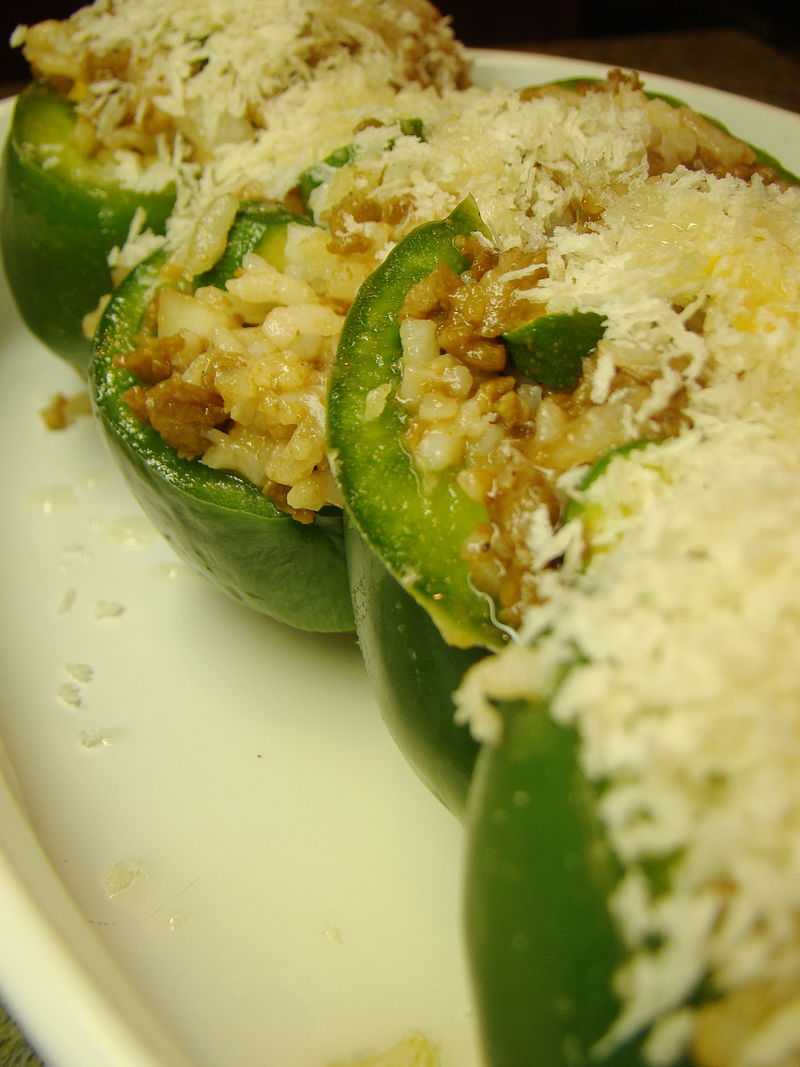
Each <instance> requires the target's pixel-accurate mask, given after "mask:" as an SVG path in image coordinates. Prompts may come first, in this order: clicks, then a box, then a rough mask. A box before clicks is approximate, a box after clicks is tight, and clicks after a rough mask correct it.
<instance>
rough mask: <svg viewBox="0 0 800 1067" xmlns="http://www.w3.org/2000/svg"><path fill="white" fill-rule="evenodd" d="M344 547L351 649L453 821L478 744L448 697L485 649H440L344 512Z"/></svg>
mask: <svg viewBox="0 0 800 1067" xmlns="http://www.w3.org/2000/svg"><path fill="white" fill-rule="evenodd" d="M345 547H346V551H347V563H348V572H349V575H350V585H351V592H352V597H353V612H354V615H355V624H356V633H357V635H358V644H359V647H360V649H361V653H362V655H363V658H364V663H365V665H366V669H367V674H368V676H369V678H370V682H371V684H372V687H373V690H374V693H375V697H376V701H377V703H378V707H379V709H380V712H381V716H382V718H383V721H384V723H385V724H386V726H387V728H388V730H389V733H390V734H391V735H392V737H393V738H394V740H395V741H396V742H397V745H398V748H399V749H400V751H401V752H402V753H403V755H404V756H405V757H406V759H407V760H408V762H409V763H410V764H411V766H412V767H413V768H414V770H415V771H416V772H417V775H418V776H419V778H420V779H421V780H422V781H423V782H424V783H425V785H426V786H427V787H428V789H430V791H431V792H432V793H433V795H434V796H436V797H437V798H438V799H439V800H440V801H441V802H442V803H443V804H444V806H445V807H446V808H448V810H449V811H451V812H452V813H453V814H454V815H455V816H456V817H457V818H459V819H460V818H462V817H463V815H464V808H465V804H466V797H467V790H468V788H469V783H470V780H471V778H472V772H473V768H474V765H475V759H476V756H477V754H478V744H477V742H476V741H474V740H473V738H472V736H471V734H470V733H469V731H468V730H466V729H465V728H464V727H463V726H461V725H458V724H457V723H456V722H455V704H454V701H453V692H454V691H455V689H456V688H457V687H458V685H459V683H460V681H461V679H462V677H463V675H464V672H465V671H466V670H467V668H468V667H470V666H471V665H472V664H473V663H475V662H477V660H478V659H480V658H482V657H483V656H484V655H485V654H486V653H485V650H484V649H478V648H473V649H462V648H453V647H452V646H450V645H446V644H445V642H444V641H443V640H442V638H441V635H440V634H439V631H438V630H437V629H436V627H435V626H434V624H433V622H432V621H431V619H430V616H429V615H428V613H427V612H426V611H425V610H424V608H422V607H421V606H420V605H419V604H418V603H417V602H416V600H414V598H413V597H411V596H410V595H409V594H408V593H407V592H405V590H404V589H403V588H402V587H401V586H400V583H399V582H398V581H397V580H396V579H395V578H394V577H393V576H392V575H391V574H390V573H389V571H388V570H387V569H386V568H385V567H384V566H383V564H382V563H381V562H380V560H379V559H378V558H377V556H376V555H375V554H374V553H373V552H372V550H371V549H370V548H369V547H368V546H367V544H366V542H365V541H364V539H363V538H362V537H361V535H360V534H359V533H358V531H357V530H356V529H355V527H354V526H353V525H352V523H350V522H348V519H347V516H346V515H345Z"/></svg>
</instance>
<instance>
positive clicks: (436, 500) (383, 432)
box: [328, 201, 503, 647]
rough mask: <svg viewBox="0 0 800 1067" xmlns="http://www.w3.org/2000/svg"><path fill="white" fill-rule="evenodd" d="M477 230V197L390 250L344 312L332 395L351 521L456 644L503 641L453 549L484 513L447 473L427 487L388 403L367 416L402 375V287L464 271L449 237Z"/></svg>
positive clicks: (332, 432)
mask: <svg viewBox="0 0 800 1067" xmlns="http://www.w3.org/2000/svg"><path fill="white" fill-rule="evenodd" d="M482 228H483V223H482V221H481V219H480V216H479V215H478V212H477V209H476V207H475V205H474V203H472V202H471V201H465V202H464V203H463V204H462V205H460V207H458V208H457V209H456V210H455V211H454V212H453V214H452V215H451V216H450V217H449V218H447V219H445V220H444V221H442V222H434V223H426V224H423V225H422V226H419V227H418V228H417V229H416V230H413V231H412V232H411V233H410V234H409V235H408V236H407V237H406V238H404V239H403V240H402V241H401V242H400V243H399V244H398V245H396V246H395V248H394V249H393V250H392V252H390V254H389V255H388V256H387V258H386V259H385V260H384V262H383V263H382V264H381V266H380V267H378V269H377V270H376V271H375V272H374V273H373V274H372V275H370V277H369V278H368V279H367V280H366V282H365V283H364V284H363V285H362V286H361V288H360V289H359V292H358V295H357V297H356V300H355V302H354V303H353V306H352V308H351V309H350V312H349V314H348V316H347V319H346V321H345V325H344V328H343V330H342V335H341V338H340V341H339V346H338V350H337V354H336V359H335V361H334V366H333V372H332V375H331V388H330V394H329V399H328V424H329V443H330V446H331V450H332V454H333V456H334V468H335V470H336V474H337V479H338V481H339V485H340V488H341V489H342V493H343V495H344V499H345V503H346V508H347V510H348V512H349V514H350V516H351V518H352V520H353V522H354V523H355V524H356V526H357V527H358V529H359V530H360V532H361V534H362V535H363V536H364V538H365V539H366V541H367V543H368V544H369V545H370V547H371V548H372V549H373V551H374V552H376V554H377V555H378V556H379V557H380V559H381V560H382V561H383V562H384V564H385V565H386V566H387V567H388V568H389V570H390V571H391V573H392V574H394V575H395V577H396V578H397V579H398V581H399V582H400V583H401V585H402V586H403V588H405V589H407V590H408V592H409V593H411V595H412V596H413V597H415V598H416V599H417V600H418V601H419V602H420V603H422V604H423V605H424V607H425V609H426V610H427V611H428V612H429V614H430V615H431V616H432V618H433V619H434V622H435V623H436V624H437V626H438V627H439V629H440V630H441V632H442V633H443V634H444V636H445V639H446V640H447V641H449V642H450V643H451V644H455V645H459V646H462V647H469V646H472V645H479V646H488V647H492V646H499V645H500V644H502V642H503V635H502V633H501V631H500V630H499V629H498V628H497V627H496V626H495V624H494V622H493V619H492V611H491V606H490V605H489V603H488V601H487V599H486V598H484V597H482V596H480V595H479V594H477V593H476V592H475V591H474V589H473V588H472V585H471V583H470V580H469V574H468V568H467V564H466V563H465V562H464V561H463V560H461V559H460V558H459V554H458V547H457V546H459V545H460V544H461V543H462V542H463V540H464V539H465V537H466V536H467V534H468V533H469V532H470V531H471V530H473V529H474V528H475V526H476V525H477V524H478V522H480V521H481V520H482V519H483V518H484V509H483V506H482V505H480V504H478V503H476V502H475V501H473V500H471V499H470V498H469V497H468V496H467V495H466V494H465V493H464V492H463V491H461V489H460V488H459V487H458V486H457V485H456V484H455V482H454V480H452V479H447V480H443V481H442V482H441V483H440V484H439V485H438V486H436V487H435V488H434V489H432V490H431V491H430V492H428V493H423V492H422V491H421V490H420V487H419V484H418V478H417V475H416V472H415V470H414V467H413V464H412V461H411V459H410V457H409V456H408V454H407V453H406V451H405V449H404V448H403V444H402V432H403V425H404V416H403V413H402V411H401V410H400V409H399V405H396V404H392V403H390V402H387V403H386V404H384V406H383V409H382V410H381V411H380V412H379V413H378V414H377V415H374V416H371V417H370V416H368V415H367V414H366V408H367V401H368V397H369V395H370V394H371V393H372V391H373V390H374V389H376V388H377V389H380V388H385V387H387V386H390V387H394V386H395V385H396V384H397V382H398V381H399V379H400V360H401V355H402V343H401V340H400V326H399V318H398V316H399V313H400V310H401V308H402V306H403V303H404V301H405V297H406V293H407V292H408V290H409V289H410V288H411V286H412V285H414V284H415V283H416V282H418V281H420V280H421V279H423V278H425V277H427V276H428V275H429V274H430V273H431V272H432V271H433V270H434V269H435V268H436V266H437V265H438V264H439V263H442V262H445V263H447V264H448V266H450V267H451V268H452V269H453V270H455V271H463V270H465V269H466V268H467V266H468V262H467V260H466V258H465V257H464V256H463V255H462V253H461V252H460V251H459V250H458V248H457V247H456V244H455V239H456V238H457V237H458V236H459V235H463V236H467V235H469V234H471V233H474V232H475V231H476V230H480V229H482ZM423 531H424V536H423V535H422V534H423Z"/></svg>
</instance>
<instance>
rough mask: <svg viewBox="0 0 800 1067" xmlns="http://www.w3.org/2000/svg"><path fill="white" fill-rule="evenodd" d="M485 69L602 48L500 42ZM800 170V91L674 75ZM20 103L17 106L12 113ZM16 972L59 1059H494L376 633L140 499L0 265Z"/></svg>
mask: <svg viewBox="0 0 800 1067" xmlns="http://www.w3.org/2000/svg"><path fill="white" fill-rule="evenodd" d="M476 62H477V73H478V76H479V79H480V80H482V81H484V82H491V81H495V80H502V81H505V82H507V83H509V84H511V85H514V86H520V85H523V84H528V83H535V82H541V81H546V80H548V79H551V78H557V77H569V76H574V75H576V74H580V73H582V72H583V73H589V74H600V75H602V74H603V73H604V72H605V69H606V68H604V67H600V66H597V65H593V64H591V63H584V62H580V63H578V62H574V61H571V60H567V59H560V58H557V57H552V56H535V55H527V54H522V53H519V54H517V53H513V54H511V53H502V52H478V53H476ZM646 84H647V86H648V87H649V88H653V89H660V90H663V91H665V92H669V93H673V94H674V95H676V96H679V97H681V98H682V99H684V100H686V101H687V102H689V103H691V104H692V105H694V106H695V107H696V108H698V109H699V110H701V111H705V112H707V113H709V114H713V115H715V116H716V117H718V118H719V119H721V120H722V121H723V122H725V123H726V124H727V125H728V126H729V127H730V128H731V129H732V130H733V131H734V132H735V133H736V134H738V135H739V136H741V137H744V138H745V139H747V140H750V141H752V142H754V143H757V144H758V145H759V146H761V147H763V148H765V149H767V150H768V151H770V152H772V153H773V154H774V155H776V156H777V157H778V158H779V159H781V160H782V162H784V164H785V165H786V166H788V167H790V168H792V169H794V170H796V171H798V170H800V116H797V115H795V114H793V113H789V112H784V111H780V110H778V109H775V108H770V107H768V106H766V105H763V104H759V103H756V102H752V101H748V100H743V99H740V98H739V97H735V96H731V95H730V94H727V93H722V92H718V91H716V90H712V89H707V88H703V87H699V86H691V85H687V84H685V83H682V82H678V81H674V80H671V79H667V78H663V77H656V76H652V77H647V78H646ZM8 116H9V104H8V103H6V104H5V105H2V112H0V119H1V120H2V129H1V130H0V133H2V134H3V135H4V132H5V128H6V125H7V122H8ZM0 356H1V358H0V403H2V421H1V422H0V434H1V435H2V440H3V447H4V453H5V460H4V464H3V471H4V474H3V478H2V483H0V493H2V515H3V522H2V527H1V528H0V530H1V532H0V537H1V538H2V545H1V548H2V559H3V564H4V578H3V590H4V596H3V597H2V604H1V605H0V611H2V615H0V626H1V627H2V635H3V637H2V642H0V679H2V695H1V696H0V997H2V999H3V1000H4V1001H5V1002H6V1003H7V1004H8V1005H9V1007H10V1009H11V1010H13V1011H14V1012H15V1013H16V1015H17V1016H18V1018H19V1019H20V1020H21V1021H22V1023H23V1025H24V1026H25V1028H26V1030H27V1032H28V1033H29V1034H30V1035H31V1038H32V1039H33V1041H34V1042H35V1043H36V1044H37V1046H38V1048H39V1049H40V1051H41V1053H42V1055H43V1057H44V1058H45V1059H46V1060H47V1062H48V1064H49V1067H150V1065H152V1067H181V1065H187V1067H189V1065H191V1067H219V1064H223V1063H235V1064H236V1065H237V1067H256V1065H258V1067H264V1065H268V1067H324V1065H325V1064H326V1063H327V1062H328V1061H330V1060H332V1059H336V1058H346V1057H348V1056H350V1055H352V1054H354V1053H356V1052H358V1051H365V1050H372V1049H382V1048H388V1047H389V1046H390V1045H392V1044H393V1043H394V1042H395V1041H396V1040H397V1039H398V1038H400V1037H401V1036H402V1035H403V1034H404V1033H407V1032H408V1031H410V1030H414V1029H416V1030H422V1031H424V1032H425V1033H427V1034H428V1035H429V1036H430V1037H431V1038H432V1039H433V1040H434V1041H435V1042H437V1043H438V1044H439V1045H440V1047H441V1050H442V1061H443V1067H478V1065H479V1062H480V1059H479V1055H478V1051H477V1044H476V1041H475V1033H474V1022H473V1018H472V1012H471V1005H470V996H469V988H468V982H467V978H466V972H465V967H464V961H463V957H462V950H461V943H460V918H459V914H458V907H459V874H460V870H459V868H460V832H459V829H458V826H457V824H456V823H455V821H454V820H453V819H452V818H451V817H450V816H449V815H448V814H447V813H446V812H445V811H444V810H443V809H441V808H440V807H439V805H438V804H437V803H436V802H435V801H434V800H433V799H432V798H431V797H429V796H428V794H427V793H426V791H425V790H424V788H423V787H422V786H421V785H420V784H419V783H418V782H417V780H416V778H415V777H414V776H413V774H412V773H411V772H410V771H409V769H408V768H407V766H406V764H405V763H404V761H403V759H402V757H401V756H400V754H399V753H398V752H397V751H396V749H395V748H394V745H393V744H392V742H391V741H390V739H389V738H388V735H387V734H386V732H385V731H384V729H383V727H382V725H381V723H380V720H379V717H378V715H377V712H376V709H375V706H374V703H373V701H372V698H371V695H370V692H369V688H368V685H367V681H366V678H365V676H364V673H363V669H362V666H361V663H360V660H359V655H358V651H357V649H356V647H355V643H354V641H353V640H352V639H350V638H344V637H335V638H328V637H323V638H320V637H312V636H307V635H302V634H297V633H294V632H291V631H288V630H285V629H283V628H281V627H280V626H278V625H276V624H272V623H271V622H270V621H269V620H266V619H262V618H260V617H258V616H255V615H253V614H251V613H249V612H247V611H246V610H244V609H241V608H239V607H238V606H237V605H235V604H233V603H229V602H228V601H227V600H225V599H223V598H222V597H221V596H220V595H218V594H216V593H215V592H214V591H212V590H211V589H209V588H207V587H206V585H205V584H204V583H203V582H201V581H200V580H199V579H198V578H196V577H194V576H193V575H192V574H191V573H189V572H188V571H187V570H186V568H185V567H183V566H182V565H181V564H180V563H178V562H176V560H175V559H174V557H173V556H172V554H171V552H170V550H169V548H168V547H167V545H166V544H165V543H164V542H163V541H161V540H160V539H159V537H158V536H157V535H156V534H155V532H154V531H153V529H152V527H151V526H150V525H149V524H148V522H147V521H146V520H145V519H144V518H143V517H142V516H141V514H140V513H139V512H138V510H137V507H136V505H135V503H134V502H133V500H132V499H131V497H130V496H129V494H128V491H127V490H126V488H125V486H124V485H123V483H122V481H121V479H120V476H119V475H118V473H117V472H116V470H115V469H114V468H113V467H112V465H111V463H110V461H109V460H108V458H107V457H106V454H105V452H104V449H103V446H102V444H101V442H100V440H99V437H98V435H97V432H96V429H95V427H94V426H93V424H92V422H91V421H90V420H89V419H83V420H80V421H79V422H78V423H76V424H75V425H73V426H72V427H71V428H69V429H68V430H65V431H62V432H57V433H54V432H48V431H47V430H45V428H44V425H43V423H42V421H41V419H40V417H39V414H38V413H39V411H40V410H41V408H43V407H44V406H45V405H46V403H47V402H48V400H49V399H50V398H51V397H52V396H53V395H54V394H55V393H58V392H62V393H66V394H68V395H69V394H73V393H76V392H78V391H79V389H80V382H79V380H78V379H77V377H76V376H75V374H74V372H72V371H71V370H70V368H68V367H66V366H62V364H61V363H60V362H59V361H58V360H56V359H55V358H54V357H53V356H51V355H50V354H49V353H47V352H46V351H45V350H44V349H43V348H42V347H41V346H39V345H38V344H37V342H35V341H34V340H33V339H32V338H31V337H30V336H29V335H28V333H27V332H26V330H25V328H24V327H23V325H22V324H21V323H20V322H19V319H18V317H17V315H16V313H15V311H14V309H13V306H12V303H11V300H10V298H9V295H8V292H7V290H6V288H5V284H4V283H3V285H2V289H0Z"/></svg>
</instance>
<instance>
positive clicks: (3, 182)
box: [0, 83, 175, 374]
mask: <svg viewBox="0 0 800 1067" xmlns="http://www.w3.org/2000/svg"><path fill="white" fill-rule="evenodd" d="M74 124H75V115H74V111H73V108H72V105H71V104H70V103H69V102H68V101H67V100H65V99H63V98H62V97H60V96H59V95H58V94H57V93H56V92H55V91H54V90H53V89H51V88H49V87H48V86H47V85H45V84H42V83H34V84H32V85H31V86H30V87H28V88H27V89H25V90H24V91H23V92H22V94H21V95H20V96H19V98H18V99H17V101H16V104H15V108H14V114H13V118H12V122H11V129H10V132H9V136H8V139H7V141H6V145H5V149H4V153H3V162H2V173H1V175H0V245H1V246H2V253H3V260H4V266H5V271H6V275H7V277H8V282H9V286H10V289H11V292H12V295H13V297H14V300H15V302H16V304H17V307H18V309H19V312H20V315H21V317H22V319H23V321H24V322H25V323H26V325H27V326H28V328H29V329H30V330H31V332H32V333H33V334H34V335H35V336H36V337H37V338H38V339H39V340H40V341H41V342H42V343H43V344H44V345H46V346H47V347H48V348H50V349H51V350H52V351H53V352H55V353H56V354H57V355H59V356H61V357H62V358H63V359H65V360H67V361H68V362H69V363H71V364H72V365H73V366H74V367H75V368H76V369H77V370H78V371H79V372H80V373H81V374H85V372H86V368H87V366H88V363H89V358H90V354H91V342H90V340H89V339H88V338H87V337H86V336H85V334H84V331H83V327H82V320H83V318H84V316H85V315H87V314H88V313H90V312H92V311H94V310H95V308H96V307H97V304H98V302H99V301H100V299H101V297H103V296H104V295H106V294H107V293H108V292H110V290H111V288H112V281H111V272H110V269H109V265H108V255H109V253H110V251H111V250H112V248H114V247H115V246H120V245H122V244H123V243H124V242H125V240H126V238H127V236H128V232H129V229H130V225H131V221H132V220H133V216H134V213H135V212H136V211H137V209H139V208H141V209H142V210H143V211H144V212H145V216H146V225H147V226H149V227H150V228H151V229H152V230H153V231H154V232H155V233H163V232H164V227H165V225H166V220H167V218H168V217H169V214H170V212H171V210H172V207H173V205H174V200H175V190H174V187H173V186H172V185H169V186H167V187H166V188H164V189H162V190H160V191H156V192H152V193H141V192H137V191H135V190H133V189H129V188H126V187H124V186H122V185H120V184H119V183H118V182H116V181H114V180H113V178H112V177H111V176H110V175H109V173H108V170H107V169H106V168H105V167H104V166H103V165H102V164H101V163H98V162H93V161H91V160H87V159H85V158H84V157H82V156H81V155H80V154H79V152H78V151H77V150H76V148H75V147H73V146H72V145H71V144H70V135H71V132H72V128H73V126H74Z"/></svg>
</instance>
